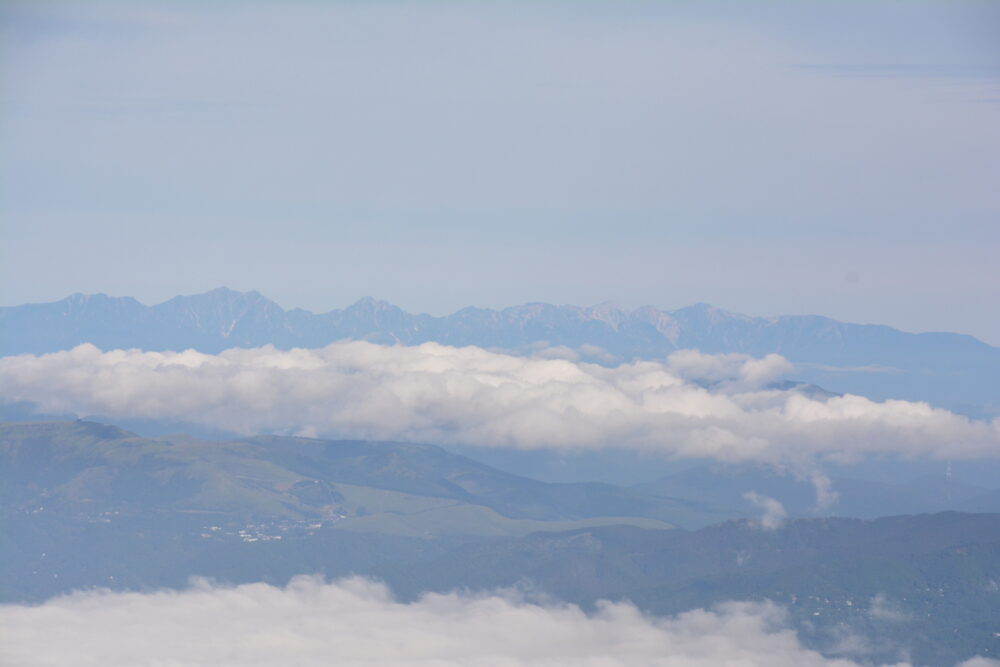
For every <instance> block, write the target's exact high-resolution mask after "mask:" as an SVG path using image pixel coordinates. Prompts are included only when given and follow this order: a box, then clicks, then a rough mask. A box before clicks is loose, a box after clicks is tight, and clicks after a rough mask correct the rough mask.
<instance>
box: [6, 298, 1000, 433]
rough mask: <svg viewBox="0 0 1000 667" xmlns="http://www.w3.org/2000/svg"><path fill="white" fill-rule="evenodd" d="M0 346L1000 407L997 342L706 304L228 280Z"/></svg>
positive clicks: (26, 316)
mask: <svg viewBox="0 0 1000 667" xmlns="http://www.w3.org/2000/svg"><path fill="white" fill-rule="evenodd" d="M0 332H2V333H0V336H2V337H0V354H3V355H11V354H20V353H25V352H27V353H33V354H40V353H45V352H52V351H56V350H62V349H69V348H72V347H74V346H75V345H78V344H80V343H84V342H89V343H93V344H94V345H96V346H98V347H100V348H101V349H113V348H140V349H144V350H166V349H172V350H182V349H188V348H192V349H196V350H200V351H203V352H210V353H216V352H219V351H221V350H224V349H227V348H232V347H256V346H260V345H267V344H271V345H275V346H277V347H279V348H291V347H310V348H311V347H321V346H323V345H327V344H329V343H331V342H334V341H338V340H345V339H354V340H369V341H373V342H377V343H390V344H391V343H402V344H407V345H411V344H418V343H423V342H428V341H436V342H439V343H443V344H447V345H459V346H461V345H476V346H480V347H486V348H497V349H503V350H509V351H511V352H513V353H517V354H523V353H530V352H531V351H533V350H536V349H537V346H538V345H540V344H544V345H550V346H565V347H568V348H571V349H572V350H574V351H575V352H576V353H577V354H579V355H580V357H581V358H583V359H586V360H588V361H593V362H596V363H604V364H614V363H620V362H623V361H630V360H633V359H661V358H663V357H664V356H665V355H668V354H670V353H671V352H673V351H675V350H678V349H698V350H701V351H703V352H708V353H719V352H736V353H743V354H749V355H752V356H763V355H765V354H768V353H772V352H777V353H779V354H782V355H784V356H785V357H786V358H788V359H789V360H790V361H792V362H794V363H796V364H797V368H796V375H797V378H798V379H801V380H804V381H807V382H813V383H815V384H818V385H820V386H822V387H824V388H826V389H828V390H830V391H835V392H852V393H860V394H864V395H867V396H870V397H873V398H901V399H908V400H927V401H930V402H932V403H935V404H937V405H941V406H943V407H947V408H950V409H953V410H958V411H960V412H963V413H965V414H969V415H971V416H992V415H994V414H995V413H996V412H997V409H998V408H997V406H998V405H1000V383H997V382H996V381H995V380H996V377H997V376H1000V348H996V347H993V346H990V345H987V344H986V343H983V342H981V341H979V340H977V339H975V338H973V337H971V336H965V335H960V334H953V333H922V334H911V333H906V332H902V331H899V330H897V329H893V328H891V327H886V326H878V325H861V324H848V323H843V322H837V321H835V320H832V319H829V318H826V317H819V316H782V317H748V316H745V315H739V314H736V313H731V312H727V311H724V310H721V309H719V308H715V307H712V306H709V305H707V304H698V305H694V306H690V307H688V308H681V309H679V310H674V311H663V310H658V309H656V308H653V307H651V306H646V307H642V308H637V309H634V310H628V309H624V308H620V307H618V306H615V305H614V304H602V305H599V306H595V307H589V308H585V307H578V306H556V305H551V304H544V303H533V304H527V305H522V306H516V307H512V308H506V309H503V310H490V309H483V308H464V309H462V310H460V311H458V312H455V313H453V314H451V315H447V316H444V317H433V316H430V315H414V314H411V313H407V312H405V311H403V310H402V309H400V308H398V307H396V306H393V305H391V304H389V303H386V302H384V301H376V300H374V299H370V298H365V299H362V300H360V301H358V302H357V303H355V304H354V305H352V306H350V307H348V308H345V309H343V310H332V311H330V312H327V313H320V314H314V313H311V312H309V311H306V310H302V309H293V310H284V309H283V308H281V307H280V306H279V305H277V304H276V303H274V302H273V301H270V300H268V299H267V298H265V297H264V296H262V295H261V294H260V293H258V292H255V291H254V292H236V291H233V290H229V289H226V288H219V289H216V290H212V291H210V292H207V293H205V294H199V295H195V296H178V297H174V298H173V299H170V300H169V301H166V302H164V303H161V304H157V305H154V306H146V305H143V304H142V303H139V302H138V301H136V300H135V299H133V298H131V297H110V296H107V295H104V294H96V295H83V294H74V295H73V296H70V297H68V298H66V299H63V300H62V301H57V302H53V303H43V304H27V305H23V306H16V307H5V308H0Z"/></svg>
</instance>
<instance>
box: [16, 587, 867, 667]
mask: <svg viewBox="0 0 1000 667" xmlns="http://www.w3.org/2000/svg"><path fill="white" fill-rule="evenodd" d="M0 628H3V631H2V632H3V642H2V643H0V662H2V663H3V664H7V665H19V666H20V667H41V666H49V665H51V666H57V665H58V666H60V667H61V666H63V665H70V664H72V665H75V666H77V667H87V666H88V665H94V666H95V667H119V666H122V667H124V666H129V667H135V666H138V665H149V666H154V665H155V666H162V667H167V666H169V667H182V666H184V667H194V666H199V665H206V666H207V665H211V666H212V667H225V666H230V665H231V666H237V665H238V666H239V667H268V666H272V665H273V666H275V667H277V666H282V667H284V666H287V665H297V666H300V667H310V666H313V665H317V666H318V665H331V664H337V665H403V664H406V665H428V666H429V665H434V666H436V667H444V666H447V665H484V666H485V665H490V666H498V667H499V666H515V665H592V666H595V667H597V666H601V667H612V666H615V665H643V666H649V665H670V666H675V667H687V666H691V667H694V666H709V665H713V666H714V665H720V664H730V665H741V666H748V667H749V666H751V665H768V666H769V667H782V666H784V665H787V666H789V667H792V666H794V667H810V666H823V667H835V666H836V667H848V666H849V665H854V664H855V663H853V662H850V661H846V660H833V659H826V658H824V657H823V656H821V655H819V654H818V653H815V652H813V651H811V650H808V649H806V648H804V647H803V646H802V645H801V644H800V643H799V641H798V639H797V637H796V635H795V633H794V632H793V631H791V630H789V629H787V627H786V626H785V615H784V612H783V610H782V609H781V608H780V607H777V606H775V605H773V604H770V603H763V604H761V603H726V604H724V605H721V606H719V607H717V608H715V609H714V610H711V611H708V610H696V611H690V612H686V613H683V614H680V615H678V616H675V617H672V618H655V617H649V616H645V615H643V614H642V613H640V612H639V611H638V610H637V609H636V608H635V607H633V606H631V605H629V604H624V603H621V604H612V603H602V604H601V605H600V606H599V608H598V609H597V611H596V612H595V613H593V614H586V613H584V612H583V611H581V610H580V609H579V608H577V607H574V606H571V605H555V604H537V603H530V602H526V601H524V600H523V599H520V598H518V597H517V596H515V595H513V594H504V593H499V594H497V593H494V594H487V595H470V594H444V595H441V594H429V595H425V596H424V597H422V598H421V599H419V600H417V601H415V602H412V603H401V602H398V601H396V600H394V599H393V598H392V597H391V595H390V594H389V592H388V591H387V589H386V588H385V587H384V586H382V585H380V584H378V583H374V582H372V581H369V580H365V579H360V578H354V579H346V580H341V581H337V582H332V583H324V582H323V581H321V580H319V579H316V578H310V577H299V578H296V579H294V580H292V581H291V582H290V583H289V585H288V586H287V587H285V588H276V587H274V586H270V585H267V584H246V585H242V586H238V587H235V588H219V587H213V586H210V585H208V584H206V583H201V584H198V585H195V586H194V587H193V588H191V589H189V590H185V591H158V592H153V593H112V592H108V591H102V592H87V593H75V594H72V595H69V596H66V597H60V598H54V599H52V600H49V601H48V602H46V603H44V604H42V605H39V606H12V605H11V606H4V607H0Z"/></svg>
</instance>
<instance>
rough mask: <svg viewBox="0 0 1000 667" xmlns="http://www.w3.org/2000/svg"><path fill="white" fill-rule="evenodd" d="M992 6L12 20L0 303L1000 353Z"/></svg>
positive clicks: (91, 14)
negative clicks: (827, 338)
mask: <svg viewBox="0 0 1000 667" xmlns="http://www.w3.org/2000/svg"><path fill="white" fill-rule="evenodd" d="M998 30H1000V5H997V4H996V3H994V2H989V1H981V2H977V1H970V0H947V1H940V2H925V1H920V0H914V1H903V0H898V1H895V2H890V1H881V0H880V1H877V2H864V3H862V2H843V3H820V2H794V3H792V2H771V3H766V4H765V3H753V4H751V3H743V2H723V1H712V0H709V1H707V2H697V3H695V2H642V1H638V0H637V1H626V2H610V1H604V0H591V1H586V2H568V1H567V2H535V3H527V2H524V3H522V2H506V3H457V2H455V3H450V2H422V3H401V2H391V1H387V2H378V3H371V2H364V3H362V2H301V3H278V2H248V3H223V2H204V3H194V2H143V3H113V2H74V3H68V2H46V1H45V0H41V1H39V0H32V1H31V2H26V1H21V2H19V1H18V0H8V1H7V2H5V3H3V4H2V5H0V224H2V240H3V243H2V244H0V305H16V304H20V303H24V302H35V301H51V300H56V299H60V298H62V297H64V296H66V295H68V294H70V293H72V292H77V291H80V292H87V293H91V292H106V293H109V294H113V295H120V296H123V295H131V296H135V297H137V298H139V299H140V300H141V301H144V302H146V303H156V302H159V301H163V300H165V299H167V298H170V297H171V296H174V295H176V294H190V293H197V292H202V291H206V290H208V289H211V288H214V287H217V286H220V285H227V286H229V287H231V288H234V289H244V290H249V289H257V290H260V291H261V292H262V293H264V294H265V295H266V296H268V297H270V298H272V299H274V300H276V301H277V302H278V303H279V304H281V305H282V306H284V307H286V308H291V307H304V308H308V309H311V310H314V311H326V310H330V309H333V308H337V307H343V306H345V305H347V304H349V303H351V302H353V301H355V300H357V299H358V298H360V297H362V296H365V295H372V296H375V297H378V298H384V299H387V300H389V301H392V302H393V303H396V304H398V305H400V306H401V307H404V308H406V309H407V310H411V311H419V312H429V313H432V314H444V313H447V312H451V311H453V310H456V309H458V308H461V307H463V306H467V305H478V306H488V307H503V306H508V305H513V304H518V303H523V302H529V301H548V302H555V303H573V304H582V305H589V304H594V303H598V302H601V301H605V300H614V301H617V302H619V303H622V304H623V305H626V306H639V305H643V304H652V305H655V306H657V307H661V308H667V309H669V308H676V307H681V306H685V305H688V304H691V303H694V302H698V301H706V302H710V303H713V304H715V305H718V306H721V307H724V308H727V309H730V310H735V311H738V312H745V313H749V314H753V315H774V314H796V313H818V314H824V315H828V316H831V317H835V318H838V319H842V320H848V321H858V322H879V323H885V324H890V325H894V326H897V327H900V328H903V329H906V330H911V331H922V330H951V331H959V332H962V333H969V334H973V335H976V336H978V337H980V338H982V339H983V340H986V341H987V342H990V343H992V344H995V345H998V344H1000V309H997V308H996V307H995V304H996V303H998V299H1000V268H998V266H1000V263H998V262H997V261H996V257H997V256H1000V225H998V224H997V220H998V213H1000V194H998V192H1000V188H998V187H997V174H1000V45H998V43H997V40H996V39H995V37H996V34H997V33H998Z"/></svg>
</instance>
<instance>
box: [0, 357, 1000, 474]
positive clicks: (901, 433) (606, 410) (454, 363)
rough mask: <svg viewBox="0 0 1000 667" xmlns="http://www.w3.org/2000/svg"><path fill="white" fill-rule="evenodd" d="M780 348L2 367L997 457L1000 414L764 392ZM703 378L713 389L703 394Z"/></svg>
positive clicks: (249, 415)
mask: <svg viewBox="0 0 1000 667" xmlns="http://www.w3.org/2000/svg"><path fill="white" fill-rule="evenodd" d="M789 368H790V365H789V363H788V362H787V361H786V360H785V359H783V358H782V357H780V356H778V355H768V356H767V357H765V358H763V359H752V358H749V357H745V356H741V355H705V354H700V353H697V352H692V351H683V352H678V353H675V354H673V355H671V356H670V357H669V358H668V359H667V360H666V361H663V362H654V361H642V362H636V363H630V364H623V365H621V366H617V367H615V368H605V367H602V366H599V365H595V364H588V363H582V362H575V361H570V360H566V359H545V358H537V357H535V358H524V357H517V356H512V355H507V354H502V353H498V352H491V351H487V350H483V349H480V348H475V347H465V348H454V347H448V346H444V345H439V344H436V343H426V344H423V345H419V346H415V347H404V346H384V345H375V344H371V343H366V342H341V343H334V344H332V345H329V346H327V347H324V348H319V349H310V350H306V349H295V350H289V351H283V350H276V349H274V348H272V347H262V348H256V349H232V350H227V351H225V352H222V353H220V354H218V355H211V354H202V353H199V352H195V351H190V350H189V351H186V352H143V351H140V350H113V351H108V352H102V351H100V350H98V349H97V348H96V347H94V346H92V345H80V346H78V347H76V348H74V349H72V350H69V351H63V352H56V353H52V354H45V355H41V356H33V355H20V356H15V357H4V358H2V359H0V387H3V389H2V393H3V396H4V398H5V399H7V400H15V401H31V402H34V403H36V404H37V405H38V407H39V408H40V409H41V410H43V411H48V412H74V413H76V414H81V415H85V414H100V415H105V416H108V417H112V418H140V419H167V420H179V421H183V422H188V423H196V424H201V425H208V426H212V427H216V428H224V429H228V430H233V431H237V432H241V433H247V434H251V433H257V432H274V433H299V434H303V435H327V436H335V437H349V438H364V439H398V440H409V441H423V442H434V443H441V444H449V443H450V444H472V445H484V446H510V447H521V448H539V447H555V448H599V447H606V446H616V447H631V448H638V449H646V450H654V451H660V452H664V453H668V454H673V455H677V456H684V457H710V458H715V459H719V460H725V461H751V460H752V461H764V462H772V463H780V464H789V463H792V464H794V463H796V462H802V461H809V460H811V459H812V458H814V457H817V456H851V455H856V454H861V453H867V452H874V453H891V454H900V455H914V456H939V457H945V456H951V457H991V456H997V455H1000V420H994V421H993V422H977V421H971V420H969V419H967V418H965V417H962V416H959V415H956V414H953V413H951V412H948V411H947V410H942V409H937V408H932V407H930V406H929V405H927V404H925V403H915V402H908V401H885V402H882V403H879V402H874V401H871V400H869V399H867V398H864V397H861V396H852V395H846V396H842V397H835V398H830V399H828V400H821V399H811V398H809V397H807V396H804V395H802V394H800V393H797V392H795V391H777V390H768V389H766V388H764V387H765V384H766V382H768V381H769V380H770V379H773V378H774V377H777V376H779V375H781V374H783V373H786V372H787V371H788V370H789ZM706 383H713V384H709V385H707V386H708V387H709V388H706V386H703V385H705V384H706Z"/></svg>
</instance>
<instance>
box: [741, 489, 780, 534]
mask: <svg viewBox="0 0 1000 667" xmlns="http://www.w3.org/2000/svg"><path fill="white" fill-rule="evenodd" d="M743 497H744V498H746V499H747V500H749V501H750V502H751V503H753V504H754V505H756V506H757V507H758V508H760V510H761V511H762V512H763V515H762V516H761V518H760V522H759V525H760V527H761V528H763V529H764V530H777V529H779V528H781V526H782V525H784V523H785V519H787V518H788V512H786V511H785V506H784V505H782V504H781V503H780V502H779V501H777V500H775V499H774V498H770V497H768V496H764V495H761V494H759V493H757V492H756V491H747V492H746V493H744V494H743Z"/></svg>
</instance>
